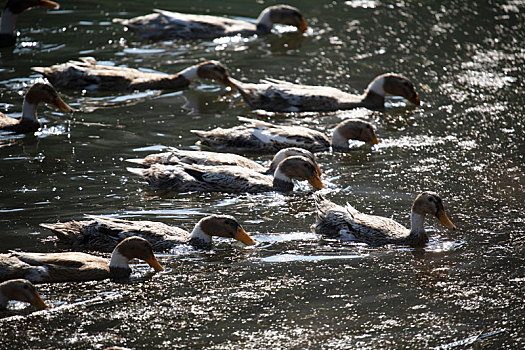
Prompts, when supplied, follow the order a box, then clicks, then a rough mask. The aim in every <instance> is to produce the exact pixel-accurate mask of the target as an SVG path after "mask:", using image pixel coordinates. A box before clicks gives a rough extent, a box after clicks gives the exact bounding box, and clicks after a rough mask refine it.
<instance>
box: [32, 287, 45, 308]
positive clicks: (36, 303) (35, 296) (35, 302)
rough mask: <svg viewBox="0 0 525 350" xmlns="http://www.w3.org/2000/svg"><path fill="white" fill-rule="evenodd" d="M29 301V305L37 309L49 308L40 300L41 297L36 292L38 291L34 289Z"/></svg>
mask: <svg viewBox="0 0 525 350" xmlns="http://www.w3.org/2000/svg"><path fill="white" fill-rule="evenodd" d="M30 303H31V305H33V306H34V307H36V308H37V310H44V309H47V308H49V305H47V304H46V303H45V302H44V301H43V300H42V298H41V297H40V295H39V294H38V292H37V291H36V290H35V294H33V296H32V299H31V301H30Z"/></svg>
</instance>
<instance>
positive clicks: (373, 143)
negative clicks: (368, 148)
mask: <svg viewBox="0 0 525 350" xmlns="http://www.w3.org/2000/svg"><path fill="white" fill-rule="evenodd" d="M378 143H379V139H378V138H377V135H374V137H373V138H372V140H371V141H370V144H371V145H377V144H378Z"/></svg>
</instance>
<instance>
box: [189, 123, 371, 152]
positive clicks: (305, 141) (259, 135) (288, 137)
mask: <svg viewBox="0 0 525 350" xmlns="http://www.w3.org/2000/svg"><path fill="white" fill-rule="evenodd" d="M238 119H239V120H240V121H244V122H247V124H246V125H241V126H237V127H234V128H230V129H223V128H216V129H213V130H210V131H202V130H192V132H193V133H195V134H196V135H197V136H199V137H200V144H201V145H204V146H208V147H211V148H215V149H218V150H221V151H233V152H259V153H268V152H276V151H278V150H281V149H283V148H286V147H301V148H304V149H306V150H309V151H310V152H322V151H327V150H328V149H329V148H330V145H331V146H332V149H333V150H334V151H341V152H344V151H347V150H349V144H348V140H359V141H363V142H366V143H368V144H372V145H374V144H377V143H379V140H378V139H377V136H376V134H375V130H374V127H373V126H372V125H371V124H370V123H368V122H365V121H362V120H359V119H346V120H343V121H342V122H340V123H339V124H338V125H337V126H336V127H335V129H334V131H333V134H332V141H331V142H330V140H329V139H328V137H327V136H326V135H325V134H323V133H322V132H319V131H316V130H312V129H309V128H305V127H301V126H282V125H275V124H271V123H267V122H263V121H260V120H255V119H249V118H244V117H239V118H238Z"/></svg>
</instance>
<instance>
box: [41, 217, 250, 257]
mask: <svg viewBox="0 0 525 350" xmlns="http://www.w3.org/2000/svg"><path fill="white" fill-rule="evenodd" d="M87 216H88V217H89V218H90V219H91V220H83V221H69V222H62V223H61V222H58V223H54V224H48V223H46V224H40V226H42V227H45V228H47V229H50V230H51V231H53V232H54V233H55V234H56V235H57V236H58V238H59V240H60V241H61V242H63V243H65V244H67V245H69V246H71V247H72V248H73V249H79V248H81V249H91V250H97V251H103V252H107V251H111V250H113V249H114V248H115V246H116V245H117V244H118V243H120V242H121V241H122V240H124V239H126V238H128V237H134V236H138V237H141V238H143V239H145V240H147V241H148V242H150V244H151V246H152V247H153V249H154V250H168V249H170V248H172V247H174V246H177V245H179V244H190V245H192V246H194V247H195V248H200V249H208V248H211V245H212V236H219V237H227V238H233V239H236V240H239V241H241V242H243V243H245V244H254V243H255V241H253V240H252V239H251V238H250V237H249V236H248V235H247V234H246V232H244V230H242V232H240V233H239V231H238V230H240V229H242V226H241V224H239V223H238V222H237V220H235V218H234V217H232V216H228V215H210V216H207V217H204V218H202V219H201V220H200V221H199V222H198V223H197V224H195V227H194V229H193V231H192V232H191V233H190V232H187V231H185V230H183V229H181V228H178V227H174V226H169V225H166V224H164V223H162V222H156V221H131V220H122V219H115V218H106V217H101V216H95V215H87Z"/></svg>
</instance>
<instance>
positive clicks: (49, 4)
mask: <svg viewBox="0 0 525 350" xmlns="http://www.w3.org/2000/svg"><path fill="white" fill-rule="evenodd" d="M38 6H40V7H44V8H47V9H53V10H58V9H59V8H60V5H59V4H57V3H56V2H54V1H49V0H40V1H39V2H38Z"/></svg>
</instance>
